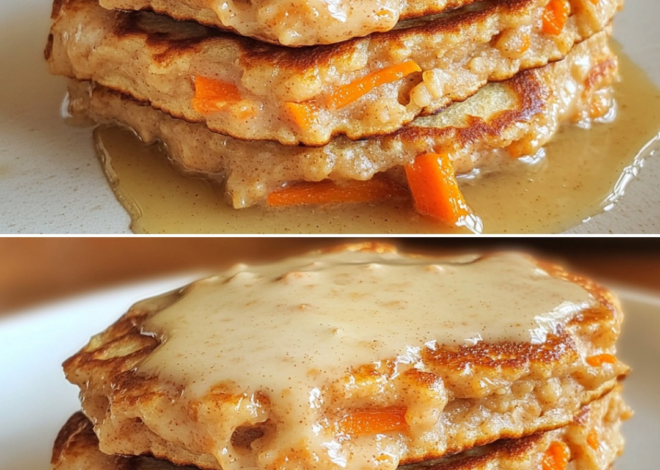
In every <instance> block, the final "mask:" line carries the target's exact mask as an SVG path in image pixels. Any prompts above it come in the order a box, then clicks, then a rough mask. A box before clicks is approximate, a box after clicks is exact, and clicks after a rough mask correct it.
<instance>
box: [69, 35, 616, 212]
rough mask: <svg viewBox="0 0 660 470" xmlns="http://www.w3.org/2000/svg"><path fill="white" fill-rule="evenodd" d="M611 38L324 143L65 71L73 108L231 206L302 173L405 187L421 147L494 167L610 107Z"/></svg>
mask: <svg viewBox="0 0 660 470" xmlns="http://www.w3.org/2000/svg"><path fill="white" fill-rule="evenodd" d="M608 39H609V31H604V32H601V33H597V34H595V35H594V36H592V37H591V38H590V39H588V40H586V41H584V42H582V43H580V44H579V45H577V46H576V47H575V48H573V50H572V51H571V52H570V53H569V54H568V56H567V57H566V59H564V60H562V61H559V62H555V63H553V64H550V65H547V66H545V67H542V68H538V69H534V70H529V71H526V72H522V73H520V74H518V75H516V76H515V77H514V78H512V79H509V80H507V81H504V82H499V83H490V84H488V85H486V86H485V87H483V88H482V89H481V90H479V92H478V93H476V94H475V95H474V96H472V97H470V98H468V99H467V100H466V101H464V102H461V103H454V104H453V105H451V106H450V107H448V108H447V109H445V110H444V111H442V112H440V113H438V114H436V115H434V116H427V117H420V118H417V119H416V120H414V121H413V122H412V123H410V124H409V125H407V126H406V127H404V128H402V129H400V130H399V131H398V132H396V133H394V134H392V135H386V136H380V137H373V138H370V139H365V140H361V141H351V140H349V139H347V138H346V137H337V138H335V139H333V140H332V141H330V143H328V144H327V145H326V146H324V147H302V146H298V147H292V146H283V145H280V144H278V143H276V142H249V141H242V140H238V139H234V138H231V137H227V136H223V135H220V134H217V133H214V132H211V131H209V130H208V129H207V128H206V126H204V125H203V124H192V123H188V122H186V121H183V120H180V119H174V118H172V117H170V116H169V115H167V114H165V113H162V112H160V111H157V110H155V109H153V108H152V107H150V106H148V105H147V104H145V103H138V102H136V101H135V100H133V99H131V98H129V97H127V96H124V95H121V94H119V93H117V92H114V91H112V90H110V89H108V88H105V87H103V86H100V85H96V84H91V83H89V82H77V81H71V83H70V85H69V93H70V97H71V100H70V111H71V112H72V113H73V114H74V115H82V116H86V117H88V118H91V119H93V120H95V121H96V122H98V123H103V124H115V123H118V124H121V125H124V126H127V127H129V128H131V129H133V130H134V131H135V132H136V133H137V134H138V135H139V136H140V137H141V138H142V140H144V141H145V142H147V143H151V142H156V141H159V142H162V143H164V144H165V146H166V149H167V151H168V153H169V157H170V159H171V160H172V161H173V163H174V164H175V166H176V167H177V168H178V169H180V170H181V171H182V172H184V173H189V174H195V175H202V176H204V177H207V178H209V179H211V180H213V181H214V182H220V183H224V187H225V193H226V196H227V199H228V200H229V202H230V203H231V204H232V206H233V207H235V208H244V207H249V206H252V205H255V204H262V203H264V201H265V199H266V196H267V195H268V194H269V193H270V192H272V191H274V190H277V189H279V188H281V187H282V186H284V185H287V184H289V183H295V182H299V181H321V180H324V179H332V180H333V181H336V182H338V183H342V182H345V181H349V180H368V179H371V178H372V177H374V175H377V174H379V173H387V177H388V178H391V179H393V180H394V181H396V182H397V184H400V185H402V186H404V187H405V185H406V179H405V177H403V175H402V171H401V167H402V166H404V165H408V164H410V163H412V162H413V161H414V159H415V157H416V156H417V155H419V154H422V153H425V152H438V153H447V154H449V155H450V156H451V159H452V163H453V167H454V170H455V171H456V173H458V174H461V173H468V172H471V171H473V170H475V169H476V170H479V171H482V172H488V171H495V170H497V169H498V168H500V167H501V166H503V165H506V164H507V163H508V162H510V161H512V160H513V159H514V158H517V157H521V156H529V155H534V154H535V153H536V152H537V151H538V149H539V148H540V147H541V146H542V145H544V144H545V143H546V142H547V141H548V140H549V139H550V138H551V137H552V136H553V135H554V134H555V132H556V130H557V128H558V127H559V125H560V124H562V123H570V122H581V123H587V122H589V120H590V119H591V118H592V117H595V116H593V114H592V110H593V109H597V110H600V114H602V113H603V112H607V111H608V110H610V109H612V108H613V99H612V90H611V84H612V82H613V80H614V79H615V78H616V76H617V61H616V57H615V56H614V55H613V53H612V51H611V50H610V48H609V46H608Z"/></svg>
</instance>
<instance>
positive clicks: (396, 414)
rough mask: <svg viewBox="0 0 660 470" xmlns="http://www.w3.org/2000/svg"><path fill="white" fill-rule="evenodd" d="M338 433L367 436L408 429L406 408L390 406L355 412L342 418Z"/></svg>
mask: <svg viewBox="0 0 660 470" xmlns="http://www.w3.org/2000/svg"><path fill="white" fill-rule="evenodd" d="M338 428H339V432H342V433H344V434H348V435H350V436H368V435H371V434H379V433H385V432H392V431H403V430H405V429H407V428H408V424H407V423H406V408H405V407H402V406H392V407H389V408H382V409H371V410H356V411H352V412H350V413H349V414H347V415H346V416H344V417H343V418H342V419H341V420H340V421H339V423H338Z"/></svg>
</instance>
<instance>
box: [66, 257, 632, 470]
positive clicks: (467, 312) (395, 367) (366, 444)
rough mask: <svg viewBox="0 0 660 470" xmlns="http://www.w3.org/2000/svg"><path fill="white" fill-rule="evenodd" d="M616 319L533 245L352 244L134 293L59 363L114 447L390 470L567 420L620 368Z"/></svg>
mask: <svg viewBox="0 0 660 470" xmlns="http://www.w3.org/2000/svg"><path fill="white" fill-rule="evenodd" d="M621 319H622V317H621V313H620V311H619V309H618V304H617V301H616V299H615V298H614V297H613V296H612V295H611V294H610V293H608V292H607V291H605V290H604V289H602V288H600V287H598V286H597V285H595V284H594V283H592V282H590V281H588V280H586V279H583V278H579V277H577V276H573V275H570V274H567V273H566V272H565V271H563V270H562V269H560V268H558V267H556V266H551V265H543V264H537V263H535V262H534V261H532V260H531V259H529V258H528V257H525V256H523V255H516V254H499V255H497V254H496V255H490V256H479V255H471V256H464V257H459V258H453V259H436V258H430V257H416V256H410V255H400V254H398V253H396V252H395V251H394V250H393V249H392V248H391V247H389V246H383V245H375V246H374V245H357V246H349V247H344V248H340V249H337V250H331V251H326V252H323V253H315V254H311V255H308V256H304V257H299V258H293V259H290V260H286V261H282V262H279V263H274V264H271V265H266V266H263V267H247V266H238V267H236V268H235V269H233V270H231V271H229V272H227V273H223V274H222V275H219V276H216V277H213V278H208V279H206V280H202V281H199V282H197V283H194V284H192V285H190V286H188V287H186V288H184V289H181V290H178V291H175V292H172V293H169V294H167V295H164V296H161V297H157V298H154V299H150V300H147V301H144V302H141V303H139V304H136V305H135V306H134V307H133V308H131V310H130V311H129V312H128V313H127V314H126V315H125V316H124V317H122V318H121V319H120V320H119V321H118V322H117V323H116V324H114V325H113V326H111V327H110V328H109V329H108V330H106V331H105V332H104V333H102V334H100V335H98V336H96V337H94V338H93V339H92V340H91V342H90V343H89V344H88V345H87V346H86V347H85V348H84V349H83V350H82V351H81V352H80V353H78V354H76V355H75V356H73V357H72V358H71V359H69V360H68V361H67V362H66V363H65V372H66V374H67V378H68V379H69V380H70V381H72V382H73V383H75V384H77V385H78V386H80V387H81V397H82V399H83V401H82V404H83V408H84V411H85V413H86V414H87V415H88V416H89V417H90V418H91V419H92V421H93V422H94V423H95V430H96V432H97V434H98V435H99V437H100V448H101V450H102V451H103V452H106V453H117V454H124V455H141V454H145V453H150V454H152V455H155V456H160V457H164V458H166V459H167V460H169V461H171V462H174V463H177V464H193V465H196V466H199V467H203V468H213V469H220V468H222V469H224V470H236V469H244V468H259V469H275V468H278V469H289V468H304V467H311V466H313V467H314V468H316V469H335V468H338V467H341V466H342V465H344V464H347V465H349V466H351V467H355V468H357V467H361V466H364V465H366V464H367V463H368V462H373V459H374V456H376V458H377V459H378V461H379V467H383V468H384V469H387V470H393V469H394V468H396V467H397V466H398V465H399V463H405V462H416V461H421V460H428V459H430V458H436V457H440V456H442V455H445V454H447V453H454V452H459V451H462V450H464V449H468V448H471V447H474V446H475V445H481V444H485V443H488V442H491V441H493V440H496V439H499V438H502V437H520V436H523V435H529V434H532V433H534V432H537V431H542V430H548V429H554V428H556V427H559V426H563V425H566V424H568V423H569V422H570V421H571V420H572V419H573V416H574V414H575V413H576V412H577V411H578V410H579V408H580V407H581V406H582V405H584V404H585V403H589V402H591V401H592V400H594V399H596V398H597V397H599V396H602V395H603V394H604V393H606V392H607V391H608V390H610V389H612V388H613V387H614V386H615V383H616V380H617V378H618V377H619V376H621V375H624V374H625V373H626V371H627V369H626V367H625V366H624V365H622V364H621V363H619V362H618V361H617V360H616V359H615V357H614V355H613V354H614V352H615V341H616V338H617V336H618V334H619V331H620V323H621Z"/></svg>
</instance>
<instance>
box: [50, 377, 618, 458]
mask: <svg viewBox="0 0 660 470" xmlns="http://www.w3.org/2000/svg"><path fill="white" fill-rule="evenodd" d="M629 416H630V411H629V410H628V408H627V407H626V405H625V404H624V403H623V399H622V397H621V391H620V387H617V389H615V390H613V391H612V392H610V393H609V394H607V395H606V396H605V397H603V398H601V399H598V400H595V401H593V402H592V403H590V404H589V405H586V406H584V407H582V409H581V410H580V411H579V412H578V413H577V415H576V416H575V418H574V420H573V422H571V423H570V424H569V425H567V426H565V427H563V428H559V429H556V430H553V431H547V432H545V433H539V434H534V435H531V436H527V437H523V438H520V439H514V440H500V441H497V442H495V443H493V444H489V445H486V446H483V447H477V448H475V449H472V450H469V451H466V452H463V453H461V454H458V455H454V456H451V457H445V458H443V459H441V460H436V461H430V462H424V463H421V464H415V465H410V466H404V467H400V468H401V470H492V469H494V468H497V469H499V470H518V469H522V468H525V469H540V468H541V462H542V459H543V456H544V455H545V453H546V452H547V450H548V448H549V446H550V443H562V444H564V445H566V446H567V447H568V448H569V449H570V450H571V454H570V460H569V463H568V466H567V467H566V468H567V469H570V470H606V469H608V468H610V466H611V465H612V463H613V461H614V459H615V457H617V456H618V455H620V454H621V452H622V450H623V436H622V435H621V433H620V425H621V422H622V421H623V420H625V419H627V418H628V417H629ZM593 436H597V441H596V443H597V445H598V446H597V447H595V448H594V442H593ZM51 464H52V470H78V469H81V468H85V469H93V470H146V469H149V470H176V469H181V470H193V469H194V467H178V466H175V465H173V464H172V463H170V462H168V461H166V460H157V459H155V458H153V457H149V456H140V457H124V456H119V455H107V454H104V453H102V452H101V451H100V450H99V442H98V439H97V437H96V435H95V434H94V430H93V426H92V423H91V422H90V421H89V420H88V419H87V417H86V416H85V415H84V414H83V413H81V412H78V413H76V414H74V415H73V416H72V417H71V418H69V420H68V421H67V422H66V424H65V425H64V427H63V428H62V430H61V431H60V432H59V434H58V436H57V440H56V441H55V446H54V448H53V456H52V460H51Z"/></svg>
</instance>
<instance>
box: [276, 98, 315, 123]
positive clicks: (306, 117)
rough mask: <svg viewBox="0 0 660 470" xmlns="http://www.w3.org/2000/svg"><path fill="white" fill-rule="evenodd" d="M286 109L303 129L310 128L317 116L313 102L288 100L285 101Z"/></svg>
mask: <svg viewBox="0 0 660 470" xmlns="http://www.w3.org/2000/svg"><path fill="white" fill-rule="evenodd" d="M284 110H285V111H286V112H287V113H288V115H289V117H290V118H291V120H292V121H293V122H295V123H296V125H297V126H298V127H300V128H301V129H303V130H306V129H309V128H310V126H311V125H312V122H313V121H314V118H315V111H316V108H315V106H314V105H313V104H312V103H311V102H308V103H294V102H291V101H287V102H285V103H284Z"/></svg>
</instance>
